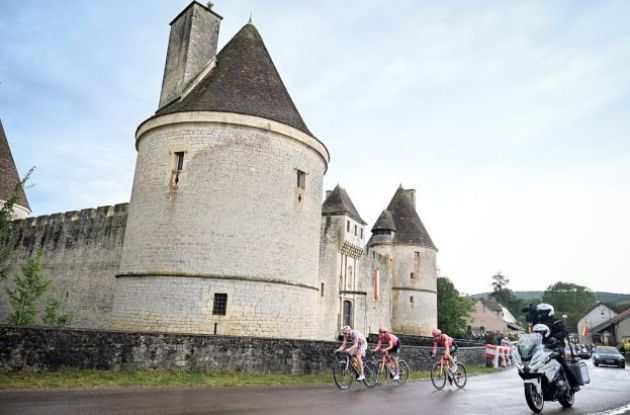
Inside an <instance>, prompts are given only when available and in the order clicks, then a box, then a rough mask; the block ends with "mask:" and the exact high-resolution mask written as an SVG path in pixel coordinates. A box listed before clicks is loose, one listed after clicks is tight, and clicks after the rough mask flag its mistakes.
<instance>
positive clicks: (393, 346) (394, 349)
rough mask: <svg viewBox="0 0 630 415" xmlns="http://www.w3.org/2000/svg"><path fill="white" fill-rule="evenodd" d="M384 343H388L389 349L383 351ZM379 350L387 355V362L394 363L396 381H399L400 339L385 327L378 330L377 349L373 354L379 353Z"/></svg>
mask: <svg viewBox="0 0 630 415" xmlns="http://www.w3.org/2000/svg"><path fill="white" fill-rule="evenodd" d="M383 343H387V347H386V348H384V349H382V350H381V345H382V344H383ZM379 350H381V353H385V356H386V359H387V360H389V361H390V362H392V367H393V368H394V373H393V375H394V380H399V379H400V369H399V366H398V353H400V339H398V337H396V336H394V335H393V334H392V333H391V332H390V331H389V330H387V329H386V328H385V327H381V328H379V329H378V342H377V343H376V347H375V348H374V349H372V351H373V352H378V351H379Z"/></svg>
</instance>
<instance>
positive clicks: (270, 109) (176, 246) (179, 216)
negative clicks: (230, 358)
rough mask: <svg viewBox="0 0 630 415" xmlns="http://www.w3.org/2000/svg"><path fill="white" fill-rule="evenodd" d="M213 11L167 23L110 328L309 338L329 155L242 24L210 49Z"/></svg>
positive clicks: (195, 8)
mask: <svg viewBox="0 0 630 415" xmlns="http://www.w3.org/2000/svg"><path fill="white" fill-rule="evenodd" d="M220 20H221V17H220V16H218V15H217V14H215V13H214V12H212V11H211V10H209V9H208V8H206V7H204V6H202V5H201V4H199V3H196V2H193V3H191V4H190V5H189V6H188V7H187V8H186V9H185V10H184V11H183V12H182V13H181V14H180V15H179V16H178V17H177V18H175V20H174V21H173V22H172V23H171V36H170V40H169V47H168V53H167V61H166V69H165V74H164V81H163V86H162V95H161V99H160V108H159V109H158V111H157V112H156V114H155V115H154V116H153V117H151V118H149V119H148V120H146V121H145V122H143V123H142V124H141V125H140V127H139V128H138V130H137V132H136V148H137V151H138V158H137V162H136V171H135V177H134V183H133V191H132V195H131V201H130V204H129V217H128V222H127V227H126V231H125V241H124V245H123V252H122V259H121V265H120V273H119V275H118V276H117V280H116V288H115V296H114V306H113V318H112V325H113V327H114V328H117V329H126V330H157V331H168V332H188V333H216V334H230V335H252V336H269V337H292V338H314V337H315V333H316V326H317V321H316V319H317V317H316V305H317V296H318V294H319V288H318V286H317V285H318V259H319V231H320V228H319V226H320V217H321V205H320V202H321V195H322V181H323V175H324V173H325V172H326V169H327V166H328V161H329V154H328V151H327V149H326V147H325V146H324V145H323V144H322V143H321V142H320V141H319V140H318V139H316V138H315V137H314V136H313V135H312V134H311V133H310V131H309V130H308V128H307V127H306V125H305V123H304V121H303V120H302V118H301V116H300V114H299V113H298V111H297V109H296V107H295V105H294V104H293V102H292V100H291V98H290V96H289V94H288V92H287V90H286V88H285V87H284V84H283V83H282V80H281V79H280V76H279V74H278V72H277V70H276V68H275V66H274V64H273V62H272V60H271V58H270V56H269V54H268V52H267V49H266V47H265V45H264V43H263V41H262V39H261V37H260V35H259V33H258V31H257V29H256V28H255V27H254V26H253V25H252V24H251V23H250V24H247V25H245V26H244V27H243V28H242V29H241V30H240V31H239V32H238V33H237V34H236V35H235V36H234V37H233V38H232V39H231V40H230V41H229V42H228V43H227V44H226V46H225V47H224V48H223V49H222V50H221V52H219V53H218V54H216V56H215V50H216V44H217V36H218V28H219V23H220Z"/></svg>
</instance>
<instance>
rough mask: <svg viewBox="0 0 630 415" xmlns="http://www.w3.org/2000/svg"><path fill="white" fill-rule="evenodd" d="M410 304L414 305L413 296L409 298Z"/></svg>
mask: <svg viewBox="0 0 630 415" xmlns="http://www.w3.org/2000/svg"><path fill="white" fill-rule="evenodd" d="M409 302H410V303H412V304H413V295H412V296H411V297H409Z"/></svg>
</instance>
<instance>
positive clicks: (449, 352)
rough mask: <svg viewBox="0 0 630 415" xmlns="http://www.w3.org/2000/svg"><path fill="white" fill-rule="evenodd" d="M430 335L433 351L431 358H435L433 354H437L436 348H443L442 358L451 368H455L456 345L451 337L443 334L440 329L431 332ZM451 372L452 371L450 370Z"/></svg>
mask: <svg viewBox="0 0 630 415" xmlns="http://www.w3.org/2000/svg"><path fill="white" fill-rule="evenodd" d="M431 334H432V335H433V351H432V352H431V357H435V353H436V352H437V348H438V346H440V347H443V348H444V356H445V357H446V358H448V361H449V362H450V366H451V368H454V367H455V359H456V357H455V353H456V352H457V344H455V341H454V340H453V338H452V337H449V336H447V335H446V334H445V333H442V331H441V330H440V329H437V328H436V329H433V330H431ZM451 370H452V369H451Z"/></svg>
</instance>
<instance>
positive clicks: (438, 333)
mask: <svg viewBox="0 0 630 415" xmlns="http://www.w3.org/2000/svg"><path fill="white" fill-rule="evenodd" d="M431 334H432V335H433V337H437V336H439V335H440V334H442V330H440V329H433V330H431Z"/></svg>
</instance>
